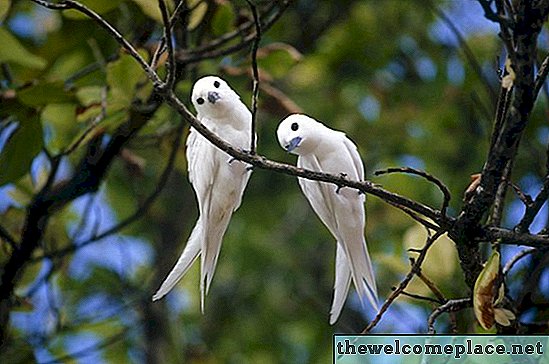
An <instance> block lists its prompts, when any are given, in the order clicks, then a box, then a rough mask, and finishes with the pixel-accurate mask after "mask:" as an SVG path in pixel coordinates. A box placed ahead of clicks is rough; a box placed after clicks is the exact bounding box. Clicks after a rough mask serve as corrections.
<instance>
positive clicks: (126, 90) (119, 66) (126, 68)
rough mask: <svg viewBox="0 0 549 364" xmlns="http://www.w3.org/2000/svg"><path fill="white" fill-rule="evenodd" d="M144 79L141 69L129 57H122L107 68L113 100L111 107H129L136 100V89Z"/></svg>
mask: <svg viewBox="0 0 549 364" xmlns="http://www.w3.org/2000/svg"><path fill="white" fill-rule="evenodd" d="M143 78H144V73H143V71H142V69H141V67H140V66H139V64H138V63H137V61H136V60H135V59H133V57H131V56H129V55H122V56H121V57H120V59H118V60H116V61H115V62H112V63H110V64H109V65H108V66H107V82H108V84H109V86H110V90H111V92H110V95H111V98H112V100H111V102H109V104H110V106H113V105H120V106H124V107H125V106H129V105H130V104H131V102H132V100H133V98H134V94H135V87H136V86H137V84H138V83H139V82H140V81H141V80H143ZM113 107H114V106H113Z"/></svg>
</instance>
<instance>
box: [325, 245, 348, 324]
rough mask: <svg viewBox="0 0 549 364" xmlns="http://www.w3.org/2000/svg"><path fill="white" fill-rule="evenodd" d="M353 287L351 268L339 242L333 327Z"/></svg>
mask: <svg viewBox="0 0 549 364" xmlns="http://www.w3.org/2000/svg"><path fill="white" fill-rule="evenodd" d="M350 286H351V268H350V267H349V263H348V261H347V256H346V255H345V251H344V250H343V247H342V246H341V243H340V242H337V249H336V266H335V284H334V299H333V302H332V309H331V310H330V325H333V324H334V323H335V322H336V321H337V319H338V318H339V315H340V314H341V310H342V309H343V305H344V304H345V300H346V299H347V293H348V292H349V287H350Z"/></svg>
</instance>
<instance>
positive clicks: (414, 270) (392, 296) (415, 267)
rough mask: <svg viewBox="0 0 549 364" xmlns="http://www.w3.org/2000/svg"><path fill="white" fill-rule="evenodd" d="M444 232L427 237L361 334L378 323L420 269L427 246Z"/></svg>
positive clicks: (429, 246)
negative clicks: (411, 262) (398, 281)
mask: <svg viewBox="0 0 549 364" xmlns="http://www.w3.org/2000/svg"><path fill="white" fill-rule="evenodd" d="M443 234H444V232H442V231H438V232H436V233H435V234H434V235H432V236H430V237H429V238H427V242H426V243H425V245H424V246H423V249H422V251H421V253H420V254H419V256H418V257H417V259H416V260H415V261H414V263H413V264H412V268H411V269H410V271H409V272H408V274H407V275H406V277H404V279H403V280H402V281H401V282H400V284H399V285H398V287H396V288H395V290H394V291H393V292H392V293H391V294H390V295H389V297H387V299H386V300H385V302H384V303H383V306H381V308H380V309H379V312H378V313H377V315H376V317H375V318H374V319H373V320H372V321H371V322H370V323H369V324H368V326H366V328H365V329H364V330H362V334H366V333H368V332H370V331H371V330H372V329H373V328H374V327H376V325H377V324H378V323H379V321H380V320H381V318H382V317H383V314H384V313H385V312H386V311H387V310H388V309H389V306H391V304H392V303H393V301H394V300H396V299H397V298H398V296H400V295H401V294H402V292H403V291H404V290H405V289H406V287H407V286H408V284H409V283H410V282H411V281H412V278H414V275H416V274H417V273H418V272H420V271H421V265H422V264H423V261H424V260H425V257H426V256H427V252H428V251H429V248H431V246H432V245H433V244H434V243H435V242H436V241H437V240H438V238H440V237H441V236H442V235H443Z"/></svg>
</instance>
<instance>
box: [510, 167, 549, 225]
mask: <svg viewBox="0 0 549 364" xmlns="http://www.w3.org/2000/svg"><path fill="white" fill-rule="evenodd" d="M547 198H549V174H548V175H547V176H545V179H544V181H543V187H542V188H541V190H540V191H539V193H538V195H537V196H536V198H535V200H534V201H533V202H531V203H530V204H529V205H526V210H525V211H524V215H523V217H522V219H521V220H520V222H519V223H518V225H517V226H516V230H517V231H519V232H526V231H528V229H529V228H530V225H532V222H534V219H535V217H536V216H537V215H538V213H539V212H540V210H541V208H542V207H543V205H544V204H545V202H547Z"/></svg>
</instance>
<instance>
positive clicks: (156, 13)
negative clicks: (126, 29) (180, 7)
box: [132, 0, 162, 23]
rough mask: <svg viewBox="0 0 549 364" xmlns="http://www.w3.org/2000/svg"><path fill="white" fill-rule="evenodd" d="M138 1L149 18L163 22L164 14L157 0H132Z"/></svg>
mask: <svg viewBox="0 0 549 364" xmlns="http://www.w3.org/2000/svg"><path fill="white" fill-rule="evenodd" d="M132 1H133V2H134V3H136V4H137V5H138V6H139V8H140V9H141V11H143V13H144V14H145V15H147V16H148V17H149V18H151V19H154V20H156V21H157V22H159V23H162V14H161V13H160V8H159V7H158V2H157V1H151V0H132Z"/></svg>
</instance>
